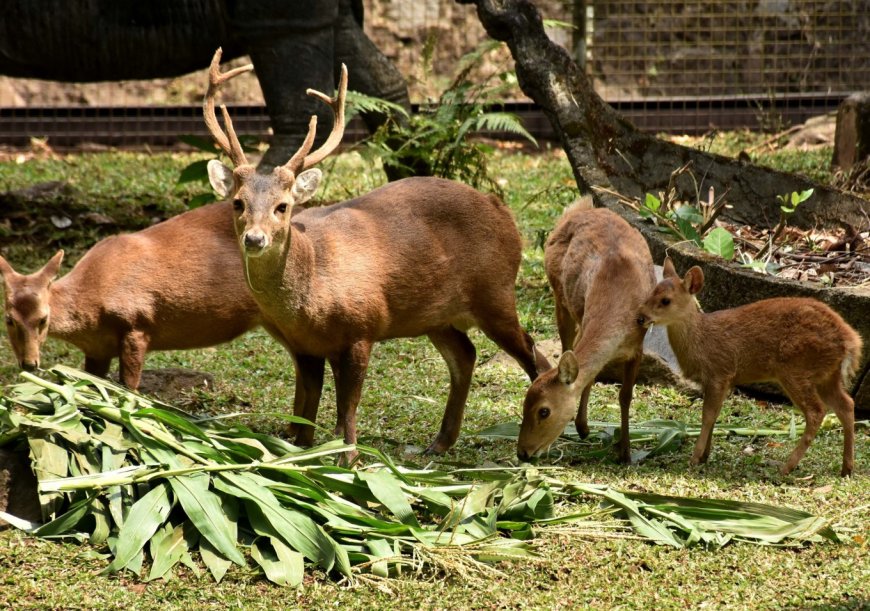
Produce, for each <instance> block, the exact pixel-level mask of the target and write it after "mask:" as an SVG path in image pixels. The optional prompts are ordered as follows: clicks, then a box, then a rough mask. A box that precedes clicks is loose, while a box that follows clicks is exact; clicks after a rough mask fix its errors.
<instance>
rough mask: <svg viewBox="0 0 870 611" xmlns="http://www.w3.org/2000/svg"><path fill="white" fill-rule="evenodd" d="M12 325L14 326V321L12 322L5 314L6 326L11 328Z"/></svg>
mask: <svg viewBox="0 0 870 611" xmlns="http://www.w3.org/2000/svg"><path fill="white" fill-rule="evenodd" d="M13 324H15V321H14V320H12V317H11V316H9V315H8V314H7V315H6V325H7V326H9V327H11V326H12V325H13Z"/></svg>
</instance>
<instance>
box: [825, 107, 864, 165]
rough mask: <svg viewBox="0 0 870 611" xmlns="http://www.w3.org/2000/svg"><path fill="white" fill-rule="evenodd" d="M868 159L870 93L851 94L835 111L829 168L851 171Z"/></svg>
mask: <svg viewBox="0 0 870 611" xmlns="http://www.w3.org/2000/svg"><path fill="white" fill-rule="evenodd" d="M868 159H870V93H853V94H852V95H850V96H849V97H848V98H846V99H845V100H843V102H842V103H841V104H840V107H839V108H838V109H837V132H836V135H835V136H834V155H833V158H832V159H831V167H833V168H835V169H840V170H851V169H852V166H854V165H855V164H856V163H860V162H862V161H866V160H868Z"/></svg>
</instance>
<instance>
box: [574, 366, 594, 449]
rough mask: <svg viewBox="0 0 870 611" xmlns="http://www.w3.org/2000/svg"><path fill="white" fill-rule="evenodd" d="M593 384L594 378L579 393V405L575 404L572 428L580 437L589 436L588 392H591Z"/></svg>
mask: <svg viewBox="0 0 870 611" xmlns="http://www.w3.org/2000/svg"><path fill="white" fill-rule="evenodd" d="M593 384H595V380H592V381H590V382H589V384H587V385H586V388H584V389H583V392H582V393H581V394H580V405H578V406H577V415H576V416H575V417H574V428H575V429H577V434H578V435H580V439H586V438H587V437H589V393H590V392H592V385H593Z"/></svg>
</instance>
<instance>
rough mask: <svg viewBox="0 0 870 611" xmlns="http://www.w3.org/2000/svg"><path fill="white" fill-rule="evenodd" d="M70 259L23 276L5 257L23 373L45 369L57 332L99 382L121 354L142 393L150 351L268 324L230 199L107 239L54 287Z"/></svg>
mask: <svg viewBox="0 0 870 611" xmlns="http://www.w3.org/2000/svg"><path fill="white" fill-rule="evenodd" d="M62 259H63V251H59V252H58V253H57V254H55V255H54V257H52V258H51V260H50V261H49V262H48V263H46V265H45V266H44V267H43V268H42V269H41V270H39V271H38V272H36V273H33V274H28V275H25V274H19V273H17V272H16V271H15V270H14V269H12V267H11V266H10V265H9V263H7V262H6V260H5V259H3V258H2V257H0V273H2V275H3V282H4V284H5V288H6V300H5V304H6V329H7V331H8V334H9V340H10V342H11V344H12V350H13V352H14V353H15V356H16V358H17V359H18V364H19V366H21V367H22V368H23V369H27V370H32V369H35V368H37V367H39V363H40V357H39V353H40V348H41V346H42V344H43V343H44V342H45V340H46V337H47V336H48V335H51V336H52V337H57V338H59V339H61V340H64V341H66V342H69V343H71V344H73V345H74V346H76V347H77V348H79V349H80V350H81V351H82V352H84V353H85V370H86V371H87V372H89V373H92V374H94V375H98V376H105V375H106V374H107V373H108V372H109V367H110V365H111V363H112V359H113V358H115V357H117V358H118V360H119V371H120V379H121V382H122V383H123V384H124V385H125V386H127V387H128V388H131V389H136V388H138V386H139V381H140V378H141V374H142V367H143V365H144V361H145V354H146V353H147V352H149V351H152V350H182V349H189V348H202V347H206V346H213V345H215V344H220V343H223V342H228V341H230V340H232V339H234V338H235V337H238V336H239V335H241V334H242V333H244V332H246V331H248V330H250V329H252V328H254V327H256V326H258V325H260V324H262V323H263V321H262V319H261V317H260V311H259V308H258V307H257V304H256V302H255V301H254V300H253V298H252V297H251V294H250V291H249V290H248V287H247V284H246V282H245V277H244V274H243V272H242V261H241V256H240V254H239V249H238V246H237V242H236V237H235V231H234V229H233V212H232V206H231V204H229V203H227V202H222V203H217V204H211V205H208V206H203V207H202V208H197V209H195V210H191V211H189V212H185V213H184V214H180V215H178V216H176V217H173V218H171V219H169V220H167V221H164V222H162V223H159V224H157V225H154V226H152V227H148V228H147V229H144V230H142V231H139V232H136V233H131V234H123V235H117V236H112V237H109V238H106V239H104V240H101V241H100V242H98V243H97V244H96V245H95V246H94V247H93V248H91V249H90V250H89V251H88V252H87V253H86V254H85V256H84V257H82V259H81V260H80V261H79V262H78V264H77V265H76V266H75V267H74V268H73V270H72V271H71V272H69V273H68V274H67V275H65V276H63V277H62V278H60V279H59V280H55V277H56V276H57V274H58V271H59V269H60V264H61V260H62Z"/></svg>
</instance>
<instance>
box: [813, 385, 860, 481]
mask: <svg viewBox="0 0 870 611" xmlns="http://www.w3.org/2000/svg"><path fill="white" fill-rule="evenodd" d="M819 390H820V391H821V395H822V400H823V401H824V402H825V404H826V405H827V406H828V407H830V408H831V409H832V410H833V412H834V413H835V414H836V415H837V418H838V419H839V420H840V423H841V424H842V425H843V468H842V469H841V470H840V475H841V476H842V477H847V476H849V475H852V469H853V467H854V464H855V401H853V400H852V397H850V396H849V394H848V393H847V392H846V390H845V389H844V388H843V381H842V378H841V377H840V373H839V372H837V373H835V374H834V375H833V376H832V377H831V379H830V380H829V381H828V382H826V383H825V385H824V386H822V387H821V388H820V389H819Z"/></svg>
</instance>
